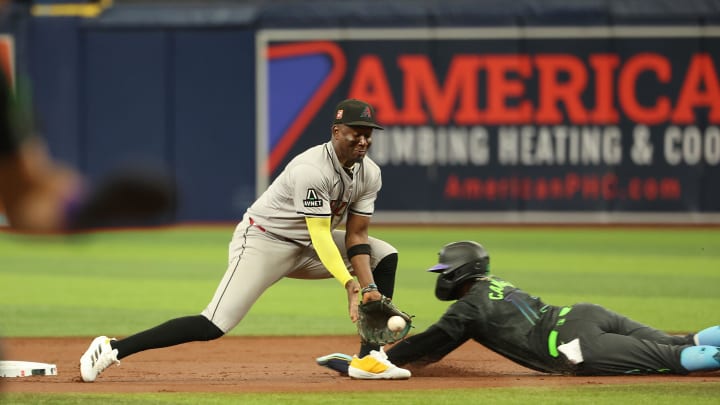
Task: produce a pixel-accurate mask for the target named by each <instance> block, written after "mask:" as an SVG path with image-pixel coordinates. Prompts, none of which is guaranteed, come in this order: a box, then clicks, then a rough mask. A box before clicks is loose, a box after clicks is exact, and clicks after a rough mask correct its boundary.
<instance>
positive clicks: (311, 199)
mask: <svg viewBox="0 0 720 405" xmlns="http://www.w3.org/2000/svg"><path fill="white" fill-rule="evenodd" d="M322 206H323V200H321V199H319V198H318V196H317V192H316V191H315V189H314V188H309V189H308V190H307V194H306V195H305V199H304V200H303V207H305V208H318V207H322Z"/></svg>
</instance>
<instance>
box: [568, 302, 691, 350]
mask: <svg viewBox="0 0 720 405" xmlns="http://www.w3.org/2000/svg"><path fill="white" fill-rule="evenodd" d="M581 312H585V313H586V314H587V316H589V317H591V319H593V320H596V321H597V323H598V326H599V327H600V328H601V329H602V330H603V331H604V332H607V333H615V334H618V335H625V336H630V337H633V338H635V339H643V340H649V341H652V342H655V343H664V344H673V345H691V344H694V342H693V340H692V337H693V335H685V336H675V335H670V334H668V333H666V332H663V331H661V330H658V329H655V328H653V327H651V326H648V325H645V324H642V323H640V322H637V321H634V320H632V319H630V318H628V317H626V316H623V315H620V314H618V313H617V312H614V311H611V310H609V309H606V308H603V307H601V306H599V305H595V304H577V305H574V306H573V310H572V312H571V313H575V314H578V313H581Z"/></svg>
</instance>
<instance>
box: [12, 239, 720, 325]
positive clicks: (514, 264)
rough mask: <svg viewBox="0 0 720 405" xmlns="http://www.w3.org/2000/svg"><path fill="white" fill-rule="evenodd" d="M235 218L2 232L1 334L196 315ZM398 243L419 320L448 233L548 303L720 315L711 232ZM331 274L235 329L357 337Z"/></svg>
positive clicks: (401, 285) (408, 296) (437, 308)
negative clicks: (47, 232)
mask: <svg viewBox="0 0 720 405" xmlns="http://www.w3.org/2000/svg"><path fill="white" fill-rule="evenodd" d="M231 231H232V227H231V226H228V227H209V228H171V229H162V230H151V231H123V232H109V233H100V234H93V235H84V236H74V237H62V238H61V237H53V238H37V237H28V236H20V235H9V234H0V252H2V265H1V266H0V331H2V334H3V335H5V336H51V335H54V336H92V335H97V334H99V333H104V334H113V335H118V336H123V335H127V334H130V333H133V332H136V331H138V330H140V329H144V328H146V327H149V326H153V325H155V324H156V323H158V322H162V321H165V320H167V319H169V318H171V317H175V316H181V315H187V314H195V313H198V312H199V311H201V310H202V309H203V308H204V306H205V305H206V304H207V302H208V301H209V299H210V298H211V296H212V294H213V292H214V290H215V287H216V286H217V283H218V281H219V280H220V278H221V277H222V274H223V273H224V271H225V265H226V263H227V244H228V242H229V237H230V234H231ZM373 235H375V236H377V237H380V238H382V239H385V240H387V241H389V242H391V243H393V244H394V245H395V246H396V247H397V248H398V249H399V251H400V266H399V269H398V275H397V285H396V293H395V301H396V303H397V304H398V305H399V306H400V307H401V308H402V309H404V310H405V311H407V312H409V313H411V314H413V315H415V316H416V323H415V324H416V327H417V328H418V330H422V329H424V328H425V327H426V326H428V325H430V324H431V323H432V322H434V321H435V320H436V319H437V318H438V317H439V316H440V315H441V314H442V312H443V311H444V309H445V308H446V305H447V304H446V303H443V302H440V301H438V300H437V299H435V298H434V296H433V290H434V283H435V276H434V275H433V274H430V273H427V272H426V271H425V269H426V268H428V267H429V266H430V265H432V264H434V263H435V261H436V260H437V252H438V250H439V249H440V248H441V247H442V245H443V244H445V243H447V242H450V241H455V240H462V239H472V240H477V241H480V242H481V243H483V244H484V245H485V247H486V248H487V249H488V250H489V252H490V255H491V268H492V271H493V272H494V273H496V274H498V275H500V276H502V277H504V278H506V279H508V280H510V281H512V282H514V283H515V284H516V285H518V286H520V287H521V288H524V289H525V290H527V291H530V292H531V293H533V294H536V295H539V296H541V297H543V299H544V300H545V301H546V302H548V303H551V304H558V305H565V304H570V303H574V302H580V301H589V302H594V303H597V304H601V305H604V306H606V307H608V308H610V309H613V310H616V311H618V312H621V313H624V314H626V315H628V316H630V317H632V318H635V319H637V320H640V321H642V322H645V323H648V324H651V325H653V326H656V327H658V328H660V329H664V330H669V331H693V330H696V329H699V328H702V327H705V326H707V325H708V324H709V323H713V322H716V312H717V311H716V309H717V307H718V304H719V303H720V299H719V298H718V294H717V286H718V285H720V272H718V271H717V269H718V268H720V231H719V230H715V229H677V228H670V229H633V228H631V229H622V228H589V229H582V228H580V229H575V228H563V229H547V228H531V229H516V228H431V229H427V228H383V227H376V228H375V229H374V232H373ZM345 305H346V302H345V292H344V290H343V289H342V288H340V287H339V285H338V283H337V282H336V281H335V280H333V279H328V280H319V281H308V280H292V279H285V280H281V281H280V282H279V283H277V284H276V285H275V286H273V287H272V288H270V289H269V290H268V291H267V292H266V293H265V294H264V295H263V296H262V297H261V298H260V300H259V302H258V303H257V304H256V305H255V306H254V307H253V309H252V310H251V311H250V314H249V315H248V317H247V318H246V319H245V320H244V321H243V323H242V324H241V325H240V326H239V327H238V328H236V329H235V330H233V331H232V334H236V335H267V334H271V335H285V334H313V333H314V334H351V333H354V329H353V326H352V324H350V323H349V322H347V315H346V308H345Z"/></svg>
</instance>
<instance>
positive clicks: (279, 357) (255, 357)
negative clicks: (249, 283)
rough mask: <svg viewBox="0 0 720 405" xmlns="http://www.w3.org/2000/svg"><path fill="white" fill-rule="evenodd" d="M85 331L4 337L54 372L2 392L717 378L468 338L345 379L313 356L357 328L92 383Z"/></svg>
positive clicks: (233, 349) (157, 354)
mask: <svg viewBox="0 0 720 405" xmlns="http://www.w3.org/2000/svg"><path fill="white" fill-rule="evenodd" d="M91 340H92V338H91V337H88V338H6V339H3V340H2V346H3V351H4V353H5V355H4V357H5V359H6V360H24V361H38V362H43V363H53V364H56V365H57V367H58V375H57V376H43V377H41V376H36V377H23V378H4V379H3V380H2V381H1V383H2V389H3V390H4V391H6V392H120V393H130V392H313V391H332V392H338V391H368V390H377V391H385V390H424V389H451V388H472V387H508V386H518V387H519V386H543V385H545V386H548V385H549V386H567V385H577V384H638V383H651V382H658V383H668V382H673V381H678V382H695V383H703V382H720V372H714V373H701V374H693V375H690V376H667V375H663V376H619V377H569V376H555V375H546V374H541V373H537V372H534V371H532V370H529V369H526V368H524V367H522V366H519V365H517V364H515V363H512V362H510V361H509V360H507V359H505V358H503V357H500V356H499V355H497V354H495V353H493V352H490V351H488V350H487V349H485V348H483V347H482V346H480V345H479V344H477V343H473V342H468V343H466V344H464V345H463V346H461V347H460V348H459V349H458V350H456V351H454V352H453V353H451V354H450V355H448V356H447V357H446V358H445V359H443V360H442V361H441V362H439V363H436V364H432V365H430V366H427V367H422V368H411V370H412V372H413V377H412V378H410V379H409V380H402V381H364V380H362V381H361V380H351V379H350V378H348V377H342V376H340V375H339V374H338V373H335V372H333V371H331V370H328V369H326V368H324V367H320V366H318V365H316V364H315V358H316V357H318V356H322V355H325V354H328V353H331V352H343V353H348V354H353V353H355V352H356V351H357V349H358V346H359V345H358V338H357V337H355V336H313V337H305V336H297V337H235V336H226V337H223V338H221V339H219V340H215V341H211V342H197V343H188V344H185V345H180V346H175V347H170V348H164V349H157V350H150V351H147V352H143V353H138V354H135V355H133V356H130V357H127V358H125V359H123V360H122V364H121V365H120V366H118V367H116V366H111V367H110V368H108V369H107V370H105V372H103V374H102V375H100V377H98V379H97V381H95V382H94V383H83V382H81V380H80V371H79V365H78V364H79V363H78V361H79V359H80V356H81V355H82V353H83V352H84V351H85V349H86V348H87V345H88V344H90V341H91Z"/></svg>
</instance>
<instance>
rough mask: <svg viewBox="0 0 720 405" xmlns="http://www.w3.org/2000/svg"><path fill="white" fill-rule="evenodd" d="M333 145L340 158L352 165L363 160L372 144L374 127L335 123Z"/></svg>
mask: <svg viewBox="0 0 720 405" xmlns="http://www.w3.org/2000/svg"><path fill="white" fill-rule="evenodd" d="M332 131H333V145H334V146H335V153H336V154H337V157H338V160H340V163H342V165H343V166H345V167H350V166H352V165H353V164H355V163H358V162H360V161H362V160H363V158H364V157H365V155H367V152H368V149H370V145H371V144H372V133H373V128H372V127H362V126H348V125H345V124H336V125H333V128H332Z"/></svg>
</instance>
